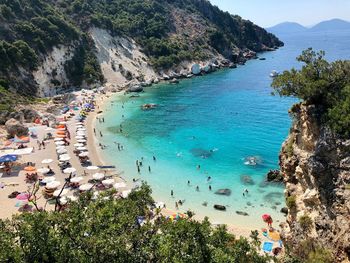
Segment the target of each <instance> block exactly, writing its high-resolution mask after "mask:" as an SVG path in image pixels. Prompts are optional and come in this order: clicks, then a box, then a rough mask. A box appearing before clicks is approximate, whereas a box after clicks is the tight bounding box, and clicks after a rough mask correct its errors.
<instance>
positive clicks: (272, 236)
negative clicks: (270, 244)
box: [269, 231, 281, 241]
mask: <svg viewBox="0 0 350 263" xmlns="http://www.w3.org/2000/svg"><path fill="white" fill-rule="evenodd" d="M269 238H270V239H272V240H273V241H278V240H280V239H281V235H280V233H278V232H277V231H269Z"/></svg>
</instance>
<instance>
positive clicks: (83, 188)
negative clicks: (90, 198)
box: [79, 184, 94, 191]
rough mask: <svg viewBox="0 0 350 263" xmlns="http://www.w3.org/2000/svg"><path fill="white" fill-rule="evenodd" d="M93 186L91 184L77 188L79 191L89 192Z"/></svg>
mask: <svg viewBox="0 0 350 263" xmlns="http://www.w3.org/2000/svg"><path fill="white" fill-rule="evenodd" d="M93 186H94V185H93V184H82V185H81V186H79V190H80V191H89V190H90V189H91V188H92V187H93Z"/></svg>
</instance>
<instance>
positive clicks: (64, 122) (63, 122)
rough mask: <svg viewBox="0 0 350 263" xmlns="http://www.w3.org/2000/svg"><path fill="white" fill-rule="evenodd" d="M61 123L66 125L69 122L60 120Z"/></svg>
mask: <svg viewBox="0 0 350 263" xmlns="http://www.w3.org/2000/svg"><path fill="white" fill-rule="evenodd" d="M59 124H60V125H66V124H67V122H66V121H60V122H59Z"/></svg>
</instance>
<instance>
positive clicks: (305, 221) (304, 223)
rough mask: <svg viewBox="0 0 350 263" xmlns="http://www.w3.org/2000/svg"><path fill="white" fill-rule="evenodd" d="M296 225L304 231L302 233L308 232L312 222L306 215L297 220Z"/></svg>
mask: <svg viewBox="0 0 350 263" xmlns="http://www.w3.org/2000/svg"><path fill="white" fill-rule="evenodd" d="M298 223H299V225H300V227H301V228H302V229H303V230H304V231H307V232H308V231H310V230H311V227H312V224H313V221H312V219H311V217H310V216H308V215H303V216H301V217H300V218H299V220H298Z"/></svg>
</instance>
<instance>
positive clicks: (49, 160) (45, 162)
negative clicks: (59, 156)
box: [41, 159, 53, 164]
mask: <svg viewBox="0 0 350 263" xmlns="http://www.w3.org/2000/svg"><path fill="white" fill-rule="evenodd" d="M52 162H53V160H52V159H44V160H42V161H41V163H43V164H49V163H52Z"/></svg>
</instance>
